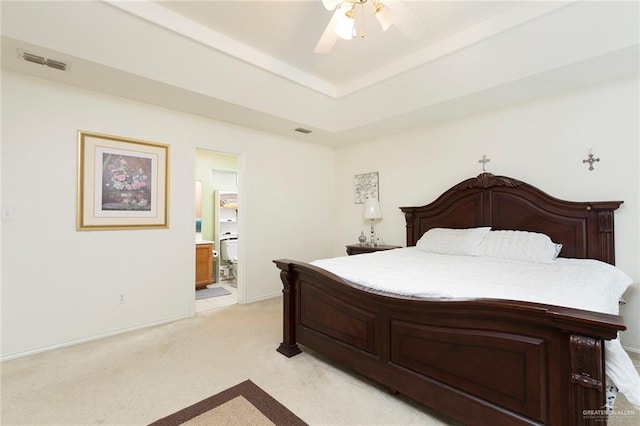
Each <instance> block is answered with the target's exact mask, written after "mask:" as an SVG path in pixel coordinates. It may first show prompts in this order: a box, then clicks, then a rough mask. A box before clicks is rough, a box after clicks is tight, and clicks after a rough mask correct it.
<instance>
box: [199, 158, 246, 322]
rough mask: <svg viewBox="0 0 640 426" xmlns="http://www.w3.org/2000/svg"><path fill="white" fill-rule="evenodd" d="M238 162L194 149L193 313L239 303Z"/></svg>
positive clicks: (234, 159)
mask: <svg viewBox="0 0 640 426" xmlns="http://www.w3.org/2000/svg"><path fill="white" fill-rule="evenodd" d="M239 160H240V158H239V156H237V155H234V154H227V153H220V152H215V151H210V150H206V149H200V148H198V149H196V171H195V180H196V182H195V200H196V206H195V212H196V217H195V240H196V292H195V293H196V301H195V311H196V312H202V311H207V310H212V309H221V308H224V307H227V306H230V305H233V304H236V303H238V297H239V293H238V285H239V284H240V285H242V284H241V277H240V276H239V275H240V274H239V268H238V265H239V256H238V245H239V243H240V238H239V229H240V225H241V223H240V217H241V216H242V215H241V214H240V205H239V202H238V200H239V197H238V191H239Z"/></svg>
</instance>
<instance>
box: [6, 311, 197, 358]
mask: <svg viewBox="0 0 640 426" xmlns="http://www.w3.org/2000/svg"><path fill="white" fill-rule="evenodd" d="M192 316H193V315H189V314H187V315H179V316H177V317H173V318H168V319H164V320H161V321H156V322H151V323H146V324H141V325H136V326H134V327H129V328H122V329H119V330H114V331H110V332H108V333H103V334H98V335H96V336H91V337H86V338H84V339H78V340H71V341H69V342H64V343H58V344H55V345H51V346H44V347H42V348H38V349H33V350H30V351H25V352H18V353H16V354H11V355H7V356H3V357H1V358H0V362H4V361H10V360H12V359H17V358H24V357H27V356H31V355H36V354H39V353H42V352H49V351H53V350H55V349H61V348H66V347H69V346H75V345H79V344H81V343H87V342H93V341H94V340H100V339H104V338H105V337H111V336H116V335H118V334H123V333H128V332H130V331H135V330H141V329H143V328H148V327H154V326H156V325H162V324H167V323H170V322H174V321H178V320H181V319H186V318H190V317H192Z"/></svg>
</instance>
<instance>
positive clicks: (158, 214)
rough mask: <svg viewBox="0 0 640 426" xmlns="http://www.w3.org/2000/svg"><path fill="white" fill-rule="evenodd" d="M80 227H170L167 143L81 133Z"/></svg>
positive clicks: (79, 169)
mask: <svg viewBox="0 0 640 426" xmlns="http://www.w3.org/2000/svg"><path fill="white" fill-rule="evenodd" d="M78 148H79V149H78V214H77V225H76V229H77V230H79V231H93V230H116V229H152V228H168V227H169V220H168V217H169V210H168V209H169V145H166V144H161V143H156V142H148V141H143V140H138V139H131V138H124V137H119V136H111V135H104V134H99V133H90V132H84V131H80V132H78Z"/></svg>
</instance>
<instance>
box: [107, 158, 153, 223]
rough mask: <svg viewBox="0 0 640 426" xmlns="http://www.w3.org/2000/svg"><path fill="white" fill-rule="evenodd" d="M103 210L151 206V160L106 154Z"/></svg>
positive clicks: (148, 207) (135, 208) (137, 208)
mask: <svg viewBox="0 0 640 426" xmlns="http://www.w3.org/2000/svg"><path fill="white" fill-rule="evenodd" d="M102 157H103V166H102V170H103V175H102V182H103V183H104V190H103V191H102V209H103V210H146V211H149V210H150V209H151V203H150V198H151V185H150V182H149V175H150V174H151V159H149V158H141V157H133V156H128V155H115V154H110V153H103V154H102Z"/></svg>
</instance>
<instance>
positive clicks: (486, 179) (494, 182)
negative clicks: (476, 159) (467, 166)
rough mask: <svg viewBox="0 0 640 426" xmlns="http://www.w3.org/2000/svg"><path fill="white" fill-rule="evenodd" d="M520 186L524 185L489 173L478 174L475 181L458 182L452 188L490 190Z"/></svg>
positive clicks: (515, 180) (472, 179)
mask: <svg viewBox="0 0 640 426" xmlns="http://www.w3.org/2000/svg"><path fill="white" fill-rule="evenodd" d="M520 185H524V182H521V181H519V180H517V179H513V178H510V177H506V176H494V175H492V174H491V173H480V174H479V175H478V176H477V177H476V178H475V179H474V178H471V179H467V180H465V181H464V182H460V183H459V184H458V185H456V186H454V187H453V188H454V189H457V190H460V189H471V188H491V187H492V186H508V187H509V188H515V187H517V186H520Z"/></svg>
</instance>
